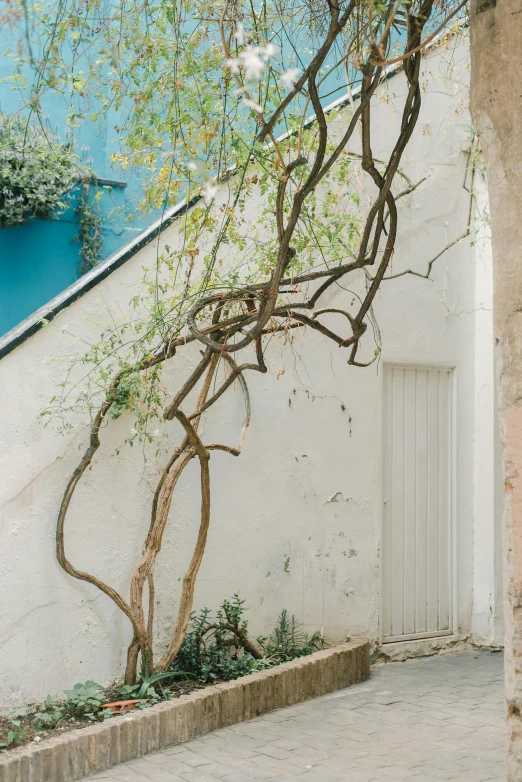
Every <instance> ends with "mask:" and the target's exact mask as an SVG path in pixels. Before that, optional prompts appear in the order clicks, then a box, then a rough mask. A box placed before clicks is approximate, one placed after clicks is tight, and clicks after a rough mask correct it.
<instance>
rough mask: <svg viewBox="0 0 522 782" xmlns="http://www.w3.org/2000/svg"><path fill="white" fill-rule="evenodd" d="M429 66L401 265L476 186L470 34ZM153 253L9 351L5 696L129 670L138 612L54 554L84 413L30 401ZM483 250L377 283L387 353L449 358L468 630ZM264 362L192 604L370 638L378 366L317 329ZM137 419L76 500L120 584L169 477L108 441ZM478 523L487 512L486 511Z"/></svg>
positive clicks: (186, 526)
mask: <svg viewBox="0 0 522 782" xmlns="http://www.w3.org/2000/svg"><path fill="white" fill-rule="evenodd" d="M425 71H426V72H425V77H424V79H423V87H424V103H423V108H422V113H421V118H420V121H419V124H418V128H417V130H416V132H415V134H414V137H413V139H412V142H411V144H410V146H409V148H408V151H407V154H406V155H405V159H404V164H403V168H404V170H405V171H406V173H407V174H408V175H409V176H410V177H411V179H412V180H413V181H415V182H417V181H418V180H420V179H421V178H422V177H424V176H427V177H428V178H427V180H426V181H425V182H424V183H423V184H422V185H421V186H420V187H419V188H418V190H417V191H416V192H415V193H413V194H411V195H409V196H407V197H405V198H403V199H402V200H401V201H399V204H400V209H399V214H400V223H399V225H400V228H399V241H398V242H397V245H396V251H395V256H394V263H393V271H394V272H395V271H398V270H400V269H401V268H406V267H412V268H415V269H418V270H421V271H424V270H425V267H426V264H427V262H428V261H429V260H430V259H431V258H432V257H433V256H434V255H436V254H437V253H438V252H439V251H440V250H441V249H442V248H443V247H444V246H445V245H446V244H447V243H448V242H449V241H451V239H453V238H454V237H456V236H458V235H459V234H460V233H462V231H463V226H465V224H466V220H467V210H468V204H469V200H468V199H469V194H468V193H467V192H466V191H465V190H464V189H463V187H462V183H463V180H464V174H465V169H466V161H467V150H468V149H469V144H470V132H469V126H470V121H469V117H468V114H467V111H466V109H465V102H466V99H467V92H466V90H467V87H466V85H467V79H468V54H467V46H466V43H465V42H460V43H455V42H453V43H451V44H450V45H449V47H448V48H447V49H446V48H444V47H443V48H440V49H438V50H436V51H435V52H434V53H433V54H432V55H431V56H430V57H429V59H428V60H427V62H426V65H425ZM404 91H405V80H404V76H403V75H402V74H398V75H397V76H395V77H393V78H392V79H390V80H389V81H388V83H387V85H386V86H385V87H384V89H383V93H382V95H379V96H378V98H377V99H376V104H377V113H378V117H379V119H378V121H377V120H376V123H375V136H374V139H373V141H374V151H375V156H376V157H379V151H380V150H384V149H386V148H389V144H390V143H391V142H392V139H393V135H392V134H390V129H391V128H392V127H393V125H394V123H395V124H396V123H397V122H398V116H397V115H396V113H395V110H394V104H395V103H396V102H398V101H400V100H401V96H402V95H403V94H404ZM177 230H178V229H177V226H176V225H175V224H174V225H173V226H171V227H170V228H169V229H168V230H167V231H166V232H165V234H164V237H163V241H166V242H167V243H169V244H171V245H173V243H174V242H175V241H176V239H175V234H176V231H177ZM155 253H156V244H155V243H152V244H151V245H149V246H147V247H146V248H144V249H143V250H142V251H140V252H139V253H138V254H137V255H136V256H135V257H134V258H133V259H131V260H130V261H129V262H127V263H126V264H125V265H124V266H123V267H122V268H121V269H120V270H118V271H116V272H114V273H113V274H112V275H111V276H110V277H109V278H108V279H107V280H106V281H105V282H104V283H102V284H101V285H100V286H99V287H98V288H97V289H95V290H93V291H91V292H90V293H88V294H86V295H85V296H83V297H82V298H81V299H80V300H79V301H77V302H76V303H75V304H73V305H71V306H70V307H69V308H68V309H67V310H66V311H64V312H63V313H61V314H60V315H59V316H58V317H57V319H56V320H55V321H54V322H53V324H52V325H51V326H49V327H48V328H47V329H44V330H42V331H40V332H38V333H37V334H36V335H35V336H33V337H31V338H30V339H29V340H27V341H26V342H25V343H24V344H23V345H21V346H20V347H19V348H17V349H16V350H15V351H14V352H13V353H11V354H10V355H8V356H7V357H5V358H4V359H3V360H2V361H1V362H0V378H1V382H0V410H1V417H2V434H3V437H2V442H3V448H2V449H1V453H0V470H1V476H2V477H1V481H0V496H1V499H0V507H1V521H0V523H1V530H2V544H3V545H2V555H3V557H2V563H3V564H2V568H1V569H0V570H1V572H0V594H1V595H2V599H1V601H0V627H1V628H2V630H1V633H0V652H1V656H2V666H0V702H3V703H6V702H20V701H26V700H30V699H32V698H38V697H41V696H45V695H46V694H47V693H56V692H59V691H61V690H62V689H63V688H64V687H69V686H71V685H72V684H74V683H75V682H77V681H84V680H86V679H88V678H93V679H95V680H98V681H106V680H108V679H110V678H111V677H114V676H116V675H118V674H120V673H121V671H122V666H123V662H124V655H125V648H126V644H127V643H128V641H129V638H130V628H129V624H128V622H127V620H126V618H125V617H123V616H122V615H120V614H119V613H118V612H117V610H116V609H115V608H114V607H113V605H112V603H111V602H110V601H109V600H108V598H106V597H105V596H104V595H102V594H100V593H99V592H98V591H97V590H96V589H95V588H94V587H92V586H89V585H88V584H84V583H80V582H78V581H75V580H73V579H71V578H70V577H69V576H67V575H66V574H65V573H64V572H63V571H62V570H61V569H60V568H59V566H58V564H57V562H56V560H55V553H54V535H55V521H56V515H57V511H58V507H59V503H60V498H61V494H62V492H63V489H64V486H65V484H66V481H67V478H68V476H69V475H70V473H71V471H72V470H73V469H74V467H75V466H76V464H77V462H78V460H79V456H80V454H81V453H82V451H83V447H84V444H85V440H86V434H87V433H86V430H85V429H83V428H81V429H76V430H74V431H72V432H71V433H70V434H68V435H67V436H62V435H58V434H56V432H55V431H53V430H52V429H51V428H47V429H44V428H42V426H41V424H40V423H39V422H38V421H37V416H38V414H39V412H40V411H41V409H42V408H43V407H45V406H46V404H47V403H48V401H49V399H50V397H51V396H52V395H53V394H54V393H55V390H56V384H57V382H59V381H60V379H61V374H60V373H61V372H63V369H64V366H66V363H67V360H68V358H69V357H70V356H71V355H73V354H75V353H76V352H81V351H82V350H83V348H82V345H81V343H79V342H78V341H77V340H74V339H72V338H71V337H70V336H68V333H65V332H70V333H75V334H82V335H84V336H85V337H86V338H87V337H88V336H89V335H91V336H92V335H95V334H96V329H97V327H96V326H95V325H93V323H94V322H95V321H103V320H104V319H107V318H108V314H107V310H106V303H107V302H110V303H120V304H121V305H122V306H123V307H125V306H126V304H127V302H128V300H129V298H130V296H131V295H132V292H133V288H134V286H135V284H136V281H137V280H138V279H139V278H140V275H141V268H142V265H143V264H144V263H145V264H147V263H148V262H150V261H151V260H152V259H153V258H154V255H155ZM474 266H475V249H474V248H472V247H470V243H469V241H464V242H462V243H460V244H459V245H457V246H454V247H452V248H451V249H450V250H449V251H448V252H447V253H446V254H445V255H444V256H443V257H442V258H441V259H440V260H439V261H438V262H437V263H436V264H435V266H434V270H433V281H427V280H423V279H419V278H418V277H412V276H405V277H401V278H400V279H399V280H396V281H390V282H387V283H385V284H383V286H382V290H381V292H380V294H379V296H378V299H377V302H376V307H375V310H376V315H377V318H378V321H379V325H380V328H381V331H382V335H383V342H384V345H383V354H382V358H383V361H385V362H386V361H387V362H409V363H419V364H438V363H440V364H444V365H451V366H454V367H455V372H456V416H455V420H456V448H457V466H456V471H457V480H456V485H457V488H458V491H457V495H456V553H455V557H456V560H455V568H454V573H455V578H456V601H457V616H458V622H457V627H456V630H457V631H458V633H460V634H461V635H462V636H467V635H468V634H469V633H470V630H471V618H472V603H473V600H472V584H473V556H474V548H473V518H474V508H475V505H476V499H475V494H474V472H476V471H475V461H474V457H475V456H476V448H475V446H474V424H475V417H476V413H475V384H474V372H475V363H476V362H475V348H476V344H475V333H476V331H475V329H476V326H477V323H476V321H477V319H476V317H475V315H474V311H475V308H476V300H475V299H476V291H475V278H474ZM356 284H357V285H359V284H360V281H359V282H358V283H356ZM349 296H350V294H348V293H346V292H345V291H343V290H341V289H340V288H337V289H336V290H335V291H333V292H332V293H331V294H330V295H329V299H328V303H329V304H337V303H339V304H341V303H342V302H343V301H346V299H347V297H349ZM484 317H486V315H484ZM485 328H487V324H486V326H485ZM368 349H369V350H370V352H371V351H372V350H373V347H372V346H368ZM267 359H268V363H269V367H270V371H269V373H268V374H267V375H266V376H258V375H256V374H253V375H251V376H249V377H248V383H249V387H250V392H251V396H252V405H253V415H252V423H251V426H250V429H249V432H248V435H247V438H246V441H245V445H244V450H243V453H242V455H241V456H240V458H238V459H233V457H231V456H229V455H227V454H224V453H214V454H213V455H212V496H213V506H212V523H211V530H210V534H209V539H208V544H207V549H206V554H205V558H204V561H203V565H202V568H201V572H200V576H199V579H198V583H197V588H196V596H195V605H196V606H202V605H208V606H210V607H212V608H215V607H217V605H218V603H219V602H220V601H221V599H222V598H224V597H230V596H231V595H232V594H233V593H234V592H236V591H239V592H240V594H241V596H242V597H243V598H244V599H246V601H247V603H248V606H249V607H250V611H249V619H250V622H251V629H252V632H253V633H257V632H264V631H267V630H268V629H269V628H270V626H271V625H272V624H273V622H274V620H275V618H276V616H277V614H278V612H279V611H280V610H281V609H282V608H283V607H285V608H287V609H288V610H289V611H291V612H294V613H295V614H296V615H297V617H298V618H299V619H301V620H303V621H304V623H305V625H306V628H307V629H309V630H315V629H318V628H319V629H323V630H324V631H325V632H326V633H327V635H329V636H330V637H331V638H332V639H334V640H338V639H342V638H343V637H345V636H346V634H355V633H365V634H368V635H369V636H370V638H371V639H372V641H374V642H376V643H377V642H378V641H379V637H380V628H379V606H380V559H379V552H380V540H381V407H382V404H381V399H382V385H381V379H382V371H381V368H380V367H379V366H378V365H373V366H372V367H371V368H369V369H358V368H353V367H348V366H347V364H346V354H345V353H344V352H343V351H342V350H338V349H336V348H335V346H333V345H332V344H328V343H326V342H325V340H324V339H323V338H322V337H321V336H320V335H318V334H316V333H307V334H306V336H304V337H303V338H300V339H299V340H298V341H297V343H296V344H294V346H293V347H292V348H290V347H289V346H284V345H282V344H281V343H276V342H275V341H274V343H273V344H272V346H271V348H270V349H269V351H268V355H267ZM171 363H172V368H171V369H169V373H170V377H172V387H174V382H175V376H176V373H178V372H182V373H186V372H187V371H188V369H189V364H188V363H187V361H185V360H184V359H183V353H182V351H180V353H179V354H178V355H177V356H176V359H175V362H171ZM282 369H284V370H285V372H284V374H279V377H277V375H278V373H280V371H281V370H282ZM343 407H344V408H345V409H343ZM488 410H489V408H488ZM242 413H243V410H242V400H241V398H240V396H239V394H238V393H236V394H232V395H230V396H228V397H227V398H226V399H223V401H222V403H221V402H220V406H219V407H216V411H215V412H213V413H212V416H211V419H212V420H211V421H210V422H209V423H208V424H207V425H206V426H207V431H208V432H209V437H211V439H214V437H215V436H217V435H218V434H219V435H220V436H221V437H222V438H224V439H225V440H226V441H228V442H231V443H235V441H236V439H237V433H238V432H239V428H240V425H241V421H242ZM486 414H487V415H491V411H489V412H486ZM131 426H132V422H131V421H130V419H128V418H126V417H122V418H120V419H119V420H117V421H111V423H110V425H109V430H107V431H106V432H104V438H103V445H102V447H101V449H100V451H99V452H98V454H97V456H96V459H95V461H94V463H93V467H92V470H91V471H90V472H89V473H88V475H86V476H85V479H84V480H83V481H82V483H81V484H80V486H79V487H78V490H77V493H76V495H75V497H74V500H73V503H72V505H71V509H70V516H69V519H68V522H67V533H66V534H67V551H68V556H69V558H70V559H71V560H72V562H73V563H74V564H75V565H77V566H78V567H80V568H86V569H90V570H91V571H93V572H95V573H97V574H99V575H100V576H102V577H103V578H104V579H106V580H107V581H109V582H110V583H111V584H113V585H114V586H115V587H116V588H117V589H120V590H123V592H124V593H126V592H127V590H128V582H129V577H130V574H131V572H132V569H133V567H134V564H135V563H136V560H137V557H138V556H139V553H140V551H141V545H142V541H143V538H144V535H145V531H146V529H147V527H148V521H149V513H150V501H151V496H152V492H153V489H154V486H155V481H156V480H157V476H158V474H159V465H158V464H156V463H154V461H149V462H147V464H146V465H144V462H143V457H142V454H141V452H140V451H139V449H137V448H134V449H127V450H123V451H122V455H121V456H120V457H119V458H116V457H115V456H113V455H112V454H113V449H114V447H115V445H116V444H118V443H119V442H121V441H122V440H123V438H124V436H125V434H126V433H127V432H128V430H129V429H130V427H131ZM167 431H168V432H169V433H170V434H169V438H171V439H172V438H173V437H176V436H179V429H178V425H177V424H176V423H175V422H172V423H169V424H168V426H167ZM211 432H214V434H212V435H211ZM485 479H487V476H486V477H485V478H484V480H485ZM198 480H199V479H198V476H197V465H196V464H192V465H190V466H189V468H188V470H187V472H186V475H185V476H184V477H183V479H182V481H181V484H180V487H179V490H178V492H177V497H176V499H175V501H174V505H173V509H172V512H171V519H170V525H169V528H168V531H167V533H166V537H165V541H164V545H163V549H162V552H161V555H160V558H159V562H158V568H157V633H158V637H159V638H160V640H161V641H165V639H166V634H167V631H168V628H169V627H170V626H171V623H172V620H173V617H174V616H175V612H176V608H177V597H178V594H179V584H180V579H181V578H182V576H183V574H184V571H185V568H186V565H187V563H188V560H189V557H190V554H191V550H192V545H193V543H194V540H195V534H196V529H197V523H198V504H199V494H198V492H197V490H196V488H197V482H198ZM483 523H484V525H485V527H487V524H488V520H487V518H485V519H484V520H483ZM490 523H491V524H492V523H493V521H492V519H490ZM475 553H476V552H475ZM481 610H482V609H481Z"/></svg>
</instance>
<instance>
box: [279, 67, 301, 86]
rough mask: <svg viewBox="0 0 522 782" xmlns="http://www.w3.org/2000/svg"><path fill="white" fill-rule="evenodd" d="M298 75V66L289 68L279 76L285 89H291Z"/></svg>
mask: <svg viewBox="0 0 522 782" xmlns="http://www.w3.org/2000/svg"><path fill="white" fill-rule="evenodd" d="M298 76H299V68H289V69H288V70H287V72H286V73H283V75H282V76H281V81H282V82H283V84H284V86H285V87H286V89H287V90H291V89H293V87H294V84H295V83H296V81H297V77H298Z"/></svg>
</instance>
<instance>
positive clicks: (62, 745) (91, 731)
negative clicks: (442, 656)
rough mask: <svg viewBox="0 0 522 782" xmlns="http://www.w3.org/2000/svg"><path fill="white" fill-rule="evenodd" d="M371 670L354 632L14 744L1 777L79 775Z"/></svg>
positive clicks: (52, 779)
mask: <svg viewBox="0 0 522 782" xmlns="http://www.w3.org/2000/svg"><path fill="white" fill-rule="evenodd" d="M369 675H370V656H369V644H368V641H367V640H366V639H354V640H352V641H350V642H348V643H345V644H343V645H341V646H336V647H334V648H332V649H325V650H324V651H321V652H315V654H312V655H310V656H309V657H301V658H299V659H297V660H292V661H291V662H288V663H283V664H282V665H278V666H277V667H276V668H272V669H269V670H267V671H262V672H261V673H256V674H252V675H250V676H244V677H243V678H241V679H236V680H234V681H231V682H223V683H222V684H217V685H216V686H214V687H206V688H205V689H203V690H198V691H196V692H192V693H190V694H189V695H183V696H181V697H180V698H178V699H176V700H173V701H167V702H164V703H158V704H157V705H156V706H152V707H151V708H150V709H145V710H143V711H136V712H134V711H133V712H130V713H129V714H127V715H125V716H121V717H116V718H115V719H111V720H108V721H107V722H103V723H99V724H97V725H93V726H92V727H91V726H89V727H87V728H80V729H78V730H73V731H70V732H69V733H64V734H63V735H60V736H56V737H55V738H49V739H45V740H44V741H42V742H41V743H40V744H31V745H29V746H25V747H21V748H20V749H16V750H13V751H11V752H9V753H7V754H5V755H4V756H0V782H73V780H77V779H82V778H83V777H85V776H87V775H88V774H94V773H96V772H100V771H104V770H105V769H107V768H110V767H111V766H115V765H117V764H118V763H123V762H125V761H127V760H133V759H135V758H139V757H142V756H143V755H147V754H149V753H151V752H156V751H157V750H161V749H165V748H166V747H170V746H173V745H175V744H182V743H183V742H185V741H190V740H191V739H194V738H196V737H197V736H201V735H203V734H204V733H209V732H210V731H213V730H217V729H218V728H224V727H226V726H227V725H233V724H234V723H237V722H243V721H245V720H249V719H252V718H253V717H259V716H260V715H261V714H266V713H267V712H269V711H274V710H276V709H281V708H283V707H285V706H291V705H292V704H295V703H301V702H302V701H306V700H308V699H309V698H316V697H317V696H319V695H325V694H326V693H328V692H333V691H334V690H339V689H342V688H343V687H348V686H349V685H350V684H356V683H357V682H361V681H365V680H366V679H367V678H368V677H369Z"/></svg>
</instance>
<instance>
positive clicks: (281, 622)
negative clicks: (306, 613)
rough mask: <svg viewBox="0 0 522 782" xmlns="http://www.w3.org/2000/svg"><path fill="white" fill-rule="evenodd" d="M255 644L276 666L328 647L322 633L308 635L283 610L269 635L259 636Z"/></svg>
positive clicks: (299, 624)
mask: <svg viewBox="0 0 522 782" xmlns="http://www.w3.org/2000/svg"><path fill="white" fill-rule="evenodd" d="M257 642H258V644H259V645H260V646H261V648H262V649H263V651H264V653H265V654H266V656H267V657H268V658H270V659H271V660H274V661H275V663H276V664H277V663H281V662H285V661H286V660H294V659H295V658H296V657H304V656H305V655H307V654H312V652H316V651H317V650H318V649H324V648H325V647H326V646H328V643H327V641H326V639H325V637H324V636H323V634H322V633H320V632H315V633H314V634H313V635H308V633H306V632H305V631H304V630H303V625H302V623H301V622H298V621H297V619H296V618H295V616H294V615H293V614H292V615H291V616H289V614H288V611H287V610H286V609H285V608H284V609H283V610H282V611H281V613H280V614H279V616H278V617H277V624H276V626H275V627H274V629H273V630H272V632H271V633H270V635H269V636H268V637H267V638H265V637H263V636H260V637H259V638H258V639H257Z"/></svg>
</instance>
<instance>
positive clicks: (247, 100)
mask: <svg viewBox="0 0 522 782" xmlns="http://www.w3.org/2000/svg"><path fill="white" fill-rule="evenodd" d="M245 106H248V108H249V109H253V110H254V111H257V113H258V114H262V113H263V109H262V108H261V106H260V105H259V103H256V102H255V101H253V100H250V98H245Z"/></svg>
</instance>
